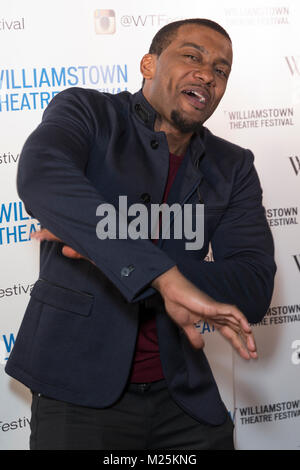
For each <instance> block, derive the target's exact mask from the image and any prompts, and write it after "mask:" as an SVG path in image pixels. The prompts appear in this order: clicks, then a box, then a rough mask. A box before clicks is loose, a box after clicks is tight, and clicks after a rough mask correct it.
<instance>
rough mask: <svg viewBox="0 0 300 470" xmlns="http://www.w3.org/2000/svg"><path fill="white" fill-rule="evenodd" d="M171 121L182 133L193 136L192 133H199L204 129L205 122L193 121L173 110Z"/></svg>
mask: <svg viewBox="0 0 300 470" xmlns="http://www.w3.org/2000/svg"><path fill="white" fill-rule="evenodd" d="M171 120H172V123H173V124H174V126H175V127H176V128H177V129H178V130H179V131H180V132H181V133H182V134H191V133H194V132H196V133H199V132H201V129H202V124H203V122H204V121H202V120H201V121H195V120H194V121H193V120H191V119H187V118H185V117H184V116H183V115H182V114H181V113H180V112H179V111H176V110H173V111H172V112H171Z"/></svg>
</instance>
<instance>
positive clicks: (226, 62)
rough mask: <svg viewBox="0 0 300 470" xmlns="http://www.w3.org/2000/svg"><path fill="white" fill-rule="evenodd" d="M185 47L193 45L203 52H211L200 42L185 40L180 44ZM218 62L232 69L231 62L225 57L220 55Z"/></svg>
mask: <svg viewBox="0 0 300 470" xmlns="http://www.w3.org/2000/svg"><path fill="white" fill-rule="evenodd" d="M183 47H193V48H195V49H197V50H198V51H200V52H203V54H209V52H208V51H207V50H206V49H205V47H204V46H200V45H199V44H196V43H194V42H184V43H182V44H181V45H180V46H179V48H180V49H181V48H183ZM217 62H219V63H222V64H224V65H227V67H229V68H230V69H231V64H230V63H229V62H228V60H226V59H224V58H223V57H220V58H219V59H218V61H217Z"/></svg>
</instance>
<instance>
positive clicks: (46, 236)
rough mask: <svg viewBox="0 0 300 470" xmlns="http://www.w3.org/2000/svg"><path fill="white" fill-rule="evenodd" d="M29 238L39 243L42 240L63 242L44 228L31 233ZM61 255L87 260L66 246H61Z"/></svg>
mask: <svg viewBox="0 0 300 470" xmlns="http://www.w3.org/2000/svg"><path fill="white" fill-rule="evenodd" d="M31 238H33V239H34V240H38V241H40V242H42V241H43V240H47V241H49V242H60V243H63V241H62V240H61V239H60V238H58V237H56V236H55V235H53V233H51V232H49V230H47V229H46V228H42V229H41V230H39V231H37V232H32V234H31ZM62 254H63V255H64V256H66V257H67V258H74V259H87V258H85V257H84V256H82V255H81V254H80V253H78V252H77V251H75V250H73V248H71V247H70V246H68V245H64V246H63V248H62ZM88 261H90V260H88Z"/></svg>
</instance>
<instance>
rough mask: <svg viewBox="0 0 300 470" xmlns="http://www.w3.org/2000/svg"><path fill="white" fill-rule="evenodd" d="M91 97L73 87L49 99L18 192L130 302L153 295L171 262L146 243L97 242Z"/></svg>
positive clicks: (22, 164)
mask: <svg viewBox="0 0 300 470" xmlns="http://www.w3.org/2000/svg"><path fill="white" fill-rule="evenodd" d="M91 92H92V93H91ZM94 93H95V92H94V91H93V90H90V91H88V90H85V91H84V92H83V90H81V89H76V88H72V89H68V90H65V91H63V92H61V93H59V94H58V95H57V96H56V97H55V98H53V100H52V101H51V102H50V104H49V106H48V107H47V109H46V111H45V112H44V115H43V119H42V122H41V124H40V125H39V126H38V127H37V129H36V130H35V131H34V132H33V133H32V134H31V135H30V136H29V138H28V139H27V141H26V142H25V144H24V147H23V149H22V152H21V155H20V161H19V167H18V174H17V189H18V193H19V196H20V198H21V199H22V200H23V201H24V204H25V207H26V210H27V212H28V213H29V214H31V215H33V216H34V217H35V218H36V219H38V220H39V222H40V223H41V225H42V226H44V227H46V228H47V229H48V230H50V231H51V232H53V233H54V234H55V235H56V236H57V237H59V238H60V239H61V240H63V242H64V243H65V244H67V245H69V246H71V247H72V248H74V249H75V250H76V251H78V252H79V253H81V254H82V255H83V256H85V257H87V258H89V259H90V260H92V261H93V262H94V263H95V265H96V266H97V267H98V268H99V269H100V270H101V271H102V272H103V273H104V274H105V275H106V276H107V277H108V279H110V281H111V282H113V283H114V285H115V286H116V287H117V288H118V289H119V290H120V292H121V293H122V294H123V295H124V297H125V298H126V299H127V301H129V302H134V301H138V300H140V299H142V298H144V297H148V296H149V295H152V294H153V293H155V292H156V291H155V290H154V289H153V288H151V287H149V285H150V283H151V281H152V280H153V279H155V278H156V277H157V276H159V275H160V274H162V273H163V272H165V271H167V270H168V269H170V268H171V267H173V266H175V263H174V261H173V260H171V259H170V258H169V257H168V256H167V255H166V254H165V253H163V252H162V251H161V250H159V248H157V247H156V246H155V245H154V244H153V243H151V241H149V240H131V239H126V240H123V239H115V240H113V239H105V240H100V239H99V238H97V235H96V225H97V222H98V221H99V218H97V217H96V210H97V207H98V206H99V205H100V204H103V203H105V202H106V201H105V200H104V198H103V197H102V196H101V194H100V193H99V192H98V191H97V190H96V188H95V187H94V186H93V185H92V183H91V182H90V181H89V180H88V179H87V177H86V176H85V167H86V165H87V161H88V158H89V152H90V148H91V145H92V143H93V139H94V137H95V132H96V129H97V128H98V127H99V122H98V120H99V116H97V115H96V113H95V112H94V110H93V100H95V95H94ZM124 268H125V269H124Z"/></svg>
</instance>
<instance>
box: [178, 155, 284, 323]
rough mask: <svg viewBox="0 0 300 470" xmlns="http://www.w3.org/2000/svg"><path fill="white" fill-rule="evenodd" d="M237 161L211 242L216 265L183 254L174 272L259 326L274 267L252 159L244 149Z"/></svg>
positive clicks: (258, 183)
mask: <svg viewBox="0 0 300 470" xmlns="http://www.w3.org/2000/svg"><path fill="white" fill-rule="evenodd" d="M241 160H242V164H241V167H240V169H239V171H238V172H237V175H236V177H235V183H234V186H233V190H232V194H231V201H230V204H229V206H228V208H227V211H226V212H225V214H224V216H223V217H222V219H221V221H220V223H219V225H218V227H217V229H216V230H215V232H214V235H213V237H212V240H211V245H212V251H213V258H214V261H213V262H206V261H202V262H197V261H195V260H193V259H191V257H189V256H188V255H187V256H185V258H182V259H181V260H180V261H178V268H179V269H180V271H181V272H182V273H183V274H184V275H185V276H186V277H187V278H188V279H189V280H190V281H191V282H193V283H194V284H195V285H196V286H197V287H198V288H199V289H201V290H203V291H204V292H206V293H207V294H208V295H210V296H211V297H213V298H214V299H215V300H217V301H220V302H225V303H230V304H233V305H236V306H237V307H238V308H239V309H240V310H241V311H242V312H243V313H244V315H245V316H246V317H247V319H248V321H249V322H250V323H257V322H259V321H261V319H262V318H263V316H264V315H265V314H266V312H267V309H268V308H269V305H270V302H271V298H272V293H273V287H274V276H275V272H276V265H275V261H274V245H273V238H272V235H271V231H270V229H269V226H268V223H267V220H266V217H265V210H264V207H263V205H262V189H261V186H260V181H259V178H258V175H257V172H256V170H255V167H254V164H253V160H254V157H253V154H252V153H251V152H250V151H249V150H244V155H243V156H242V158H241ZM204 210H205V208H204Z"/></svg>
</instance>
